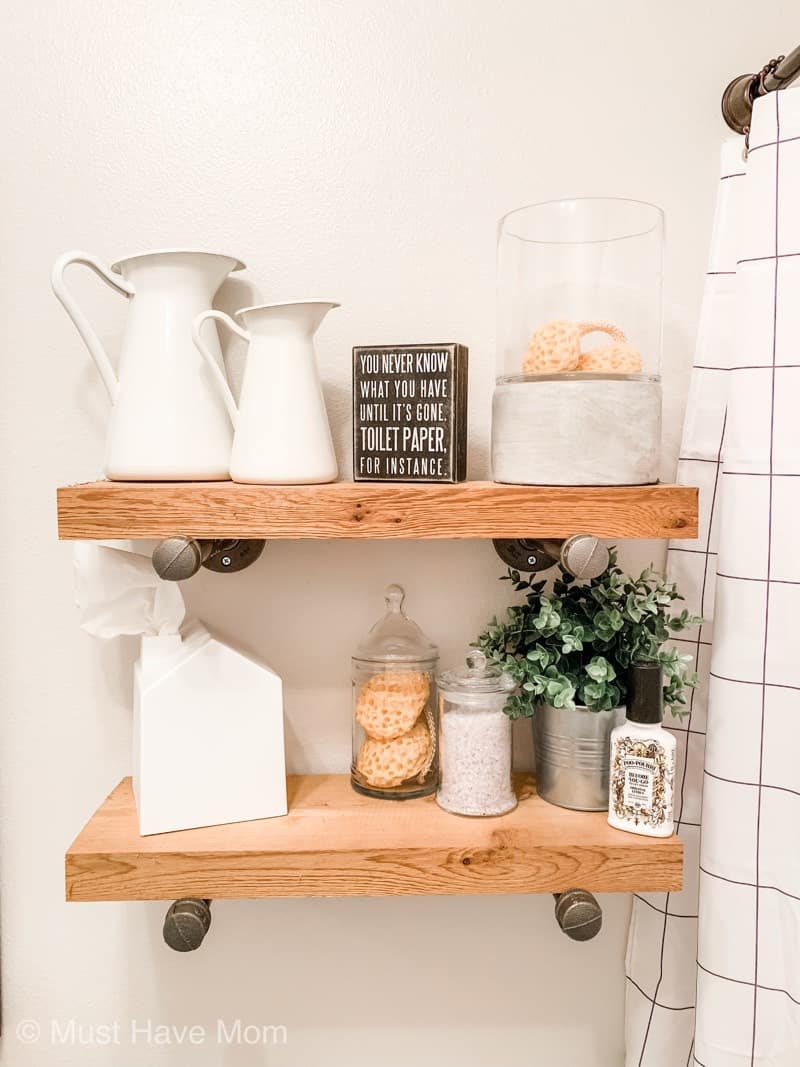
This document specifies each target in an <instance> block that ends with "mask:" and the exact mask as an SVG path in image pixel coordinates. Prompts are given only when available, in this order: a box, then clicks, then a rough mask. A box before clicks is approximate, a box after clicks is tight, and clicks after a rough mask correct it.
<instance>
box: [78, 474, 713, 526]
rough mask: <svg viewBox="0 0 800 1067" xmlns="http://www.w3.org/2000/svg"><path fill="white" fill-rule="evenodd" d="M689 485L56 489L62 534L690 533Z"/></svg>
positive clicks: (131, 485) (123, 485) (118, 485)
mask: <svg viewBox="0 0 800 1067" xmlns="http://www.w3.org/2000/svg"><path fill="white" fill-rule="evenodd" d="M697 496H698V491H697V489H695V488H692V487H689V486H679V485H666V484H660V485H645V486H621V487H615V486H609V487H606V486H589V487H562V486H514V485H499V484H497V483H494V482H461V483H458V484H456V485H450V484H441V483H440V484H433V485H428V484H416V485H413V484H407V483H402V484H401V483H382V484H368V483H363V482H360V483H356V482H334V483H333V484H331V485H296V486H269V485H240V484H238V483H235V482H175V483H172V482H89V483H87V484H85V485H72V486H68V487H64V488H61V489H59V490H58V533H59V537H61V538H62V539H65V540H103V539H124V538H137V537H141V538H155V537H159V538H160V537H169V536H170V535H172V534H186V535H191V536H194V537H201V538H213V537H242V538H262V537H263V538H270V539H275V538H306V537H307V538H335V537H372V538H391V537H395V538H467V537H475V538H489V537H554V538H558V537H569V536H571V535H572V534H574V533H579V532H580V533H591V534H594V535H595V536H597V537H605V538H668V537H680V538H693V537H697Z"/></svg>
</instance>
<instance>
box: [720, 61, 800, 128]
mask: <svg viewBox="0 0 800 1067" xmlns="http://www.w3.org/2000/svg"><path fill="white" fill-rule="evenodd" d="M798 75H800V46H798V47H797V48H795V49H794V51H792V52H790V53H789V54H788V55H787V56H778V57H777V59H771V60H770V61H769V63H767V64H765V65H764V66H763V67H762V68H761V70H760V71H759V72H758V74H740V75H739V77H738V78H734V79H733V81H732V82H730V83H729V84H728V86H727V87H726V89H725V92H724V93H723V94H722V117H723V118H724V119H725V122H726V123H727V124H728V126H729V127H730V128H731V129H732V130H733V131H734V132H735V133H742V134H743V133H746V132H747V131H748V129H749V128H750V120H751V117H752V114H753V103H754V102H755V101H756V100H757V99H758V97H760V96H766V95H767V93H771V92H774V91H775V90H777V89H785V88H786V87H787V86H788V85H791V83H792V82H793V81H794V80H795V78H797V77H798Z"/></svg>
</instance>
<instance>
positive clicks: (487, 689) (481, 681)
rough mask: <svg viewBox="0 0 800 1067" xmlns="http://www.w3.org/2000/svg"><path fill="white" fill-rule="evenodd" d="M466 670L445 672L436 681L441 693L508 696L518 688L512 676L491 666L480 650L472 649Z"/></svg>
mask: <svg viewBox="0 0 800 1067" xmlns="http://www.w3.org/2000/svg"><path fill="white" fill-rule="evenodd" d="M466 663H467V665H466V669H465V668H464V667H460V668H459V669H458V670H454V671H445V672H444V673H443V674H440V675H439V677H438V678H437V679H436V684H437V685H438V687H439V692H440V693H484V694H488V693H503V694H508V693H510V692H511V691H512V689H515V688H516V682H515V681H514V679H513V678H511V677H510V675H508V674H505V673H504V672H503V671H501V670H500V669H499V668H498V667H494V666H490V664H489V662H488V660H487V659H486V656H485V655H484V653H483V652H481V651H480V650H479V649H475V648H473V649H470V651H469V652H468V653H467V658H466Z"/></svg>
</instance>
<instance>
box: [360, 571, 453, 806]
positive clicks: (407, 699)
mask: <svg viewBox="0 0 800 1067" xmlns="http://www.w3.org/2000/svg"><path fill="white" fill-rule="evenodd" d="M385 598H386V614H385V615H384V616H383V618H382V619H379V620H378V622H377V623H376V624H375V625H374V626H373V627H372V629H371V630H370V632H369V633H368V634H367V637H366V639H365V640H364V641H363V642H362V643H361V644H360V645H359V646H358V648H357V649H356V651H355V655H354V656H353V766H352V775H351V781H352V785H353V788H354V789H355V790H356V792H357V793H363V794H364V795H365V796H369V797H380V798H381V799H385V800H409V799H411V798H412V797H424V796H429V795H430V794H431V793H433V792H434V790H435V789H436V781H437V775H438V760H437V740H436V681H435V675H436V667H437V664H438V662H439V650H438V649H437V647H436V645H434V644H433V642H432V641H431V640H430V639H429V638H428V637H426V636H425V634H424V633H423V632H422V630H421V629H420V628H419V626H417V624H416V623H415V622H413V621H412V620H411V619H409V617H408V616H407V615H406V613H405V610H404V607H403V604H404V601H405V593H404V591H403V589H402V588H401V586H399V585H390V586H389V587H388V588H387V590H386V593H385Z"/></svg>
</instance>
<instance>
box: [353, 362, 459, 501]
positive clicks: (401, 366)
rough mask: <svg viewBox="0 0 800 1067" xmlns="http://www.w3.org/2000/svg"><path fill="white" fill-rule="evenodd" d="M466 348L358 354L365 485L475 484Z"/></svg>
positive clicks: (359, 469)
mask: <svg viewBox="0 0 800 1067" xmlns="http://www.w3.org/2000/svg"><path fill="white" fill-rule="evenodd" d="M467 359H468V350H467V348H466V347H465V346H464V345H455V344H447V345H399V346H393V347H391V348H389V347H375V348H354V349H353V477H354V478H355V480H356V481H357V482H461V481H463V480H464V478H466V476H467Z"/></svg>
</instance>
